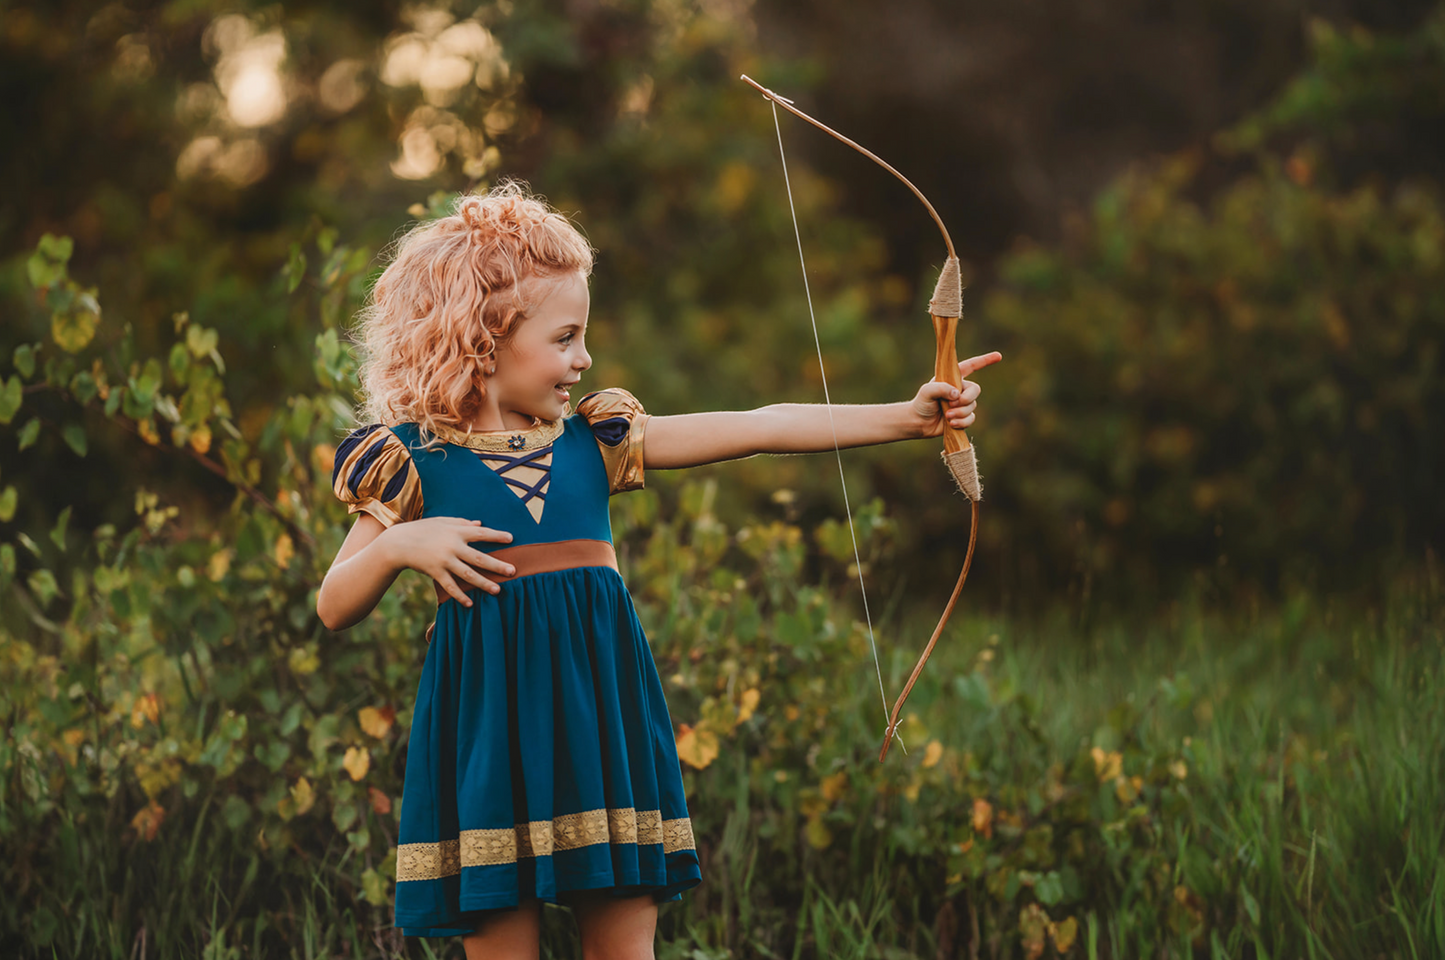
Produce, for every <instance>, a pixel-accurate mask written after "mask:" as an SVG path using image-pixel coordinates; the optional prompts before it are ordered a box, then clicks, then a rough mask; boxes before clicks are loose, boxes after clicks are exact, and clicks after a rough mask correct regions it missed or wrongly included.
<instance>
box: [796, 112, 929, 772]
mask: <svg viewBox="0 0 1445 960" xmlns="http://www.w3.org/2000/svg"><path fill="white" fill-rule="evenodd" d="M768 102H769V105H770V106H772V108H773V128H774V129H775V130H777V132H778V158H779V159H780V160H781V161H782V163H783V186H784V187H785V188H786V189H787V192H788V211H789V213H791V214H792V215H793V236H794V237H795V238H796V239H797V241H798V263H799V265H800V266H801V267H802V268H803V294H804V296H806V297H807V299H808V320H809V322H811V323H812V325H813V346H814V347H815V348H817V351H818V375H819V376H820V377H821V378H822V380H823V404H824V405H825V406H826V407H827V408H828V428H829V429H830V430H832V432H833V455H834V456H835V457H837V458H838V482H839V483H840V484H842V487H843V511H844V513H846V514H847V516H848V536H849V538H850V539H851V540H852V542H853V567H854V569H856V570H857V571H858V592H859V593H860V594H861V595H862V597H863V619H864V620H865V621H866V622H867V624H868V646H869V648H870V649H871V650H872V651H873V670H874V672H875V673H877V675H878V699H879V700H881V701H882V703H883V726H884V728H885V729H887V726H888V694H887V692H886V691H884V689H883V666H882V664H881V663H880V662H879V660H878V642H877V640H876V639H875V638H874V636H873V615H872V614H871V613H869V611H868V589H867V588H866V587H865V586H864V585H863V560H862V558H861V557H860V555H859V553H858V534H857V532H856V531H855V530H854V529H853V510H852V507H851V506H850V505H849V503H848V479H847V477H845V476H844V475H843V452H842V451H841V450H840V449H839V447H838V427H837V425H836V424H834V422H833V400H832V398H831V397H830V396H829V395H828V372H827V370H826V369H824V367H823V341H822V339H821V338H820V337H819V336H818V317H817V314H816V313H815V312H814V310H813V292H812V290H811V289H809V286H808V263H807V260H806V259H805V258H804V256H803V233H802V231H801V230H800V229H799V227H798V209H797V207H796V206H794V204H793V184H792V181H791V180H790V179H789V177H788V156H787V153H786V151H784V150H783V126H782V124H781V123H779V122H778V105H777V104H776V103H773V102H772V101H771V100H769V101H768ZM894 735H895V736H897V732H896V731H895V733H894ZM898 745H899V746H900V747H903V752H904V753H905V754H907V753H908V748H907V747H906V746H904V745H903V738H902V737H901V736H899V737H898Z"/></svg>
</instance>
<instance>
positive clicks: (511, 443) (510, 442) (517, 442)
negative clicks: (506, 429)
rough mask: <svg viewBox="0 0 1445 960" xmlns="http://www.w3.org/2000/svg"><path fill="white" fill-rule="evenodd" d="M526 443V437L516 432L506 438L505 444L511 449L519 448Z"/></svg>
mask: <svg viewBox="0 0 1445 960" xmlns="http://www.w3.org/2000/svg"><path fill="white" fill-rule="evenodd" d="M526 445H527V438H526V437H524V436H522V435H521V434H517V435H515V436H512V437H508V438H507V446H508V447H511V448H512V449H513V450H520V449H522V448H523V447H525V446H526Z"/></svg>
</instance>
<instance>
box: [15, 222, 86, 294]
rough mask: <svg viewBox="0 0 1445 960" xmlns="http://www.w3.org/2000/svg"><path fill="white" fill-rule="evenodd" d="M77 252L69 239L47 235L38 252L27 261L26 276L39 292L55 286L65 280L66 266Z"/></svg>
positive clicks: (37, 249) (41, 241)
mask: <svg viewBox="0 0 1445 960" xmlns="http://www.w3.org/2000/svg"><path fill="white" fill-rule="evenodd" d="M74 250H75V243H74V241H72V240H71V239H70V238H69V237H57V236H54V235H52V234H49V233H47V234H45V235H44V236H42V237H41V238H40V242H39V244H37V245H36V250H35V252H34V253H32V254H31V255H30V257H29V258H28V259H27V260H26V261H25V276H26V277H27V278H28V279H29V280H30V285H31V286H32V287H34V288H36V289H37V290H43V289H45V288H47V287H51V286H54V285H55V284H57V283H59V282H60V281H62V280H63V279H65V265H66V263H67V262H69V260H70V255H71V253H72V252H74Z"/></svg>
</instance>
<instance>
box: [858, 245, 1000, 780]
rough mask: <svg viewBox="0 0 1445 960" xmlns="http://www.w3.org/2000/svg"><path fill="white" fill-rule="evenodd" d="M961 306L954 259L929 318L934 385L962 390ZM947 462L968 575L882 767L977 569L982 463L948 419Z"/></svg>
mask: <svg viewBox="0 0 1445 960" xmlns="http://www.w3.org/2000/svg"><path fill="white" fill-rule="evenodd" d="M962 301H963V285H962V281H961V277H960V275H959V268H958V258H957V257H949V259H948V263H947V264H945V265H944V268H943V274H942V275H941V276H940V277H939V278H938V286H937V288H936V289H935V290H934V292H933V299H932V300H931V301H930V302H929V314H930V315H931V316H932V318H933V333H934V341H935V348H934V356H933V379H935V380H938V381H941V382H943V383H947V384H949V385H950V386H953V387H955V388H962V386H963V376H962V375H961V374H960V373H959V372H958V348H957V346H956V344H955V339H956V335H957V333H958V318H959V315H960V314H962V312H963V310H962ZM943 462H944V463H945V464H946V465H947V466H948V470H949V473H951V474H952V475H953V479H954V482H955V483H957V484H958V488H959V490H961V491H962V492H963V493H964V495H965V496H967V497H968V499H969V501H970V502H971V505H972V511H971V512H972V516H971V517H970V520H969V526H968V552H967V553H966V554H965V555H964V558H963V569H962V570H960V571H959V574H958V582H957V583H955V584H954V585H953V593H952V595H951V596H949V598H948V604H947V605H946V606H945V607H944V608H943V615H942V616H941V617H939V618H938V626H936V627H934V628H933V636H931V637H929V638H928V645H927V646H925V647H924V648H923V654H922V655H921V656H920V657H919V658H918V663H917V664H915V665H914V667H913V672H912V673H911V674H910V675H909V677H908V682H907V683H906V684H904V687H903V692H902V693H900V694H899V695H898V699H897V701H895V702H894V704H893V711H892V712H891V713H890V714H889V716H888V729H887V731H886V732H885V733H884V734H883V747H882V748H881V749H880V750H879V751H878V762H879V763H882V762H883V761H884V760H885V759H887V757H888V748H889V747H891V746H892V745H893V738H894V737H895V736H897V735H898V717H899V715H900V714H901V713H902V712H903V704H904V703H906V702H907V700H908V695H909V694H910V693H912V692H913V685H914V684H915V683H917V682H918V678H919V676H920V675H922V673H923V665H924V664H926V663H927V662H928V657H929V655H930V654H932V653H933V647H934V645H935V644H937V643H938V638H939V637H940V636H942V635H943V628H944V627H945V626H947V625H948V618H949V617H950V616H952V614H953V607H954V604H956V603H957V602H958V595H959V594H960V593H961V592H963V584H964V581H966V580H967V579H968V571H969V568H970V567H971V566H972V565H973V548H974V547H975V546H976V545H977V543H978V502H979V500H981V499H983V485H982V483H981V482H980V481H979V477H978V462H977V460H976V458H975V456H974V450H973V444H972V443H970V442H969V439H968V434H967V433H966V432H965V431H964V430H963V429H962V428H958V427H954V426H953V425H952V424H950V423H949V422H948V418H947V417H945V418H944V420H943Z"/></svg>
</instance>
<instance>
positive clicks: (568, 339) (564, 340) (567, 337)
mask: <svg viewBox="0 0 1445 960" xmlns="http://www.w3.org/2000/svg"><path fill="white" fill-rule="evenodd" d="M573 336H575V334H571V333H569V334H567V335H565V336H564V337H562V339H561V340H558V341H557V342H558V343H571V342H572V337H573Z"/></svg>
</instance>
